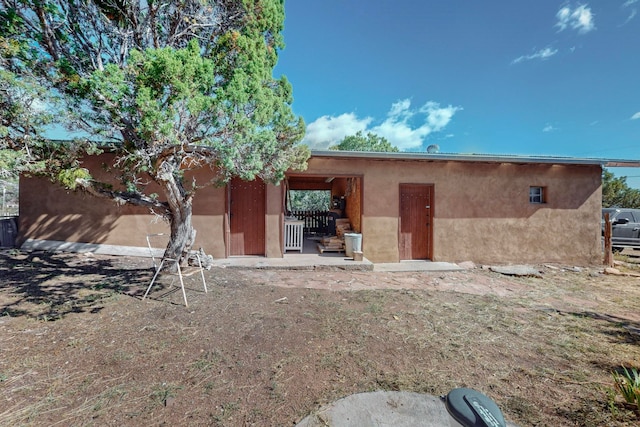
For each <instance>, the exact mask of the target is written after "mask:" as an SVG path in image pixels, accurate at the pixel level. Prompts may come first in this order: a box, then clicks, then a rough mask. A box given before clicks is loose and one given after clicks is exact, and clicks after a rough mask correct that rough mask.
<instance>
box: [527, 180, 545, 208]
mask: <svg viewBox="0 0 640 427" xmlns="http://www.w3.org/2000/svg"><path fill="white" fill-rule="evenodd" d="M546 192H547V191H546V188H545V187H543V186H541V185H531V186H529V203H530V204H532V205H543V204H545V203H547V200H546Z"/></svg>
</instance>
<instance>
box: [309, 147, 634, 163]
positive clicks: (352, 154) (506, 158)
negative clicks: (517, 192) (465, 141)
mask: <svg viewBox="0 0 640 427" xmlns="http://www.w3.org/2000/svg"><path fill="white" fill-rule="evenodd" d="M311 157H325V158H334V159H371V160H418V161H441V162H452V161H455V162H478V163H520V164H522V163H531V164H557V165H598V166H603V167H640V160H625V159H596V158H578V157H554V156H511V155H488V154H448V153H406V152H402V153H385V152H369V151H338V150H311Z"/></svg>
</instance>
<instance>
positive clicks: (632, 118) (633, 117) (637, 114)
mask: <svg viewBox="0 0 640 427" xmlns="http://www.w3.org/2000/svg"><path fill="white" fill-rule="evenodd" d="M638 119H640V111H638V112H637V113H635V114H634V115H633V116H631V120H638Z"/></svg>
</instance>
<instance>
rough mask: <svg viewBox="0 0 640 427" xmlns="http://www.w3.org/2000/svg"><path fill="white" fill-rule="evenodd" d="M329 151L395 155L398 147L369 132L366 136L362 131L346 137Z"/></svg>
mask: <svg viewBox="0 0 640 427" xmlns="http://www.w3.org/2000/svg"><path fill="white" fill-rule="evenodd" d="M329 149H330V150H341V151H371V152H385V153H397V152H398V151H399V150H398V147H396V146H394V145H391V143H390V142H389V141H388V140H387V139H386V138H384V137H381V136H378V135H376V134H374V133H371V132H369V133H368V134H367V135H366V136H365V135H363V134H362V131H358V132H357V133H356V134H355V135H350V136H346V137H345V138H344V139H343V140H342V141H341V142H340V143H339V144H338V145H334V146H332V147H329Z"/></svg>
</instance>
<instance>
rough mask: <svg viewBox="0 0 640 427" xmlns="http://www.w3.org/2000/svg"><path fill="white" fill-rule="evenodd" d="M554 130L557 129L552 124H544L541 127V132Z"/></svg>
mask: <svg viewBox="0 0 640 427" xmlns="http://www.w3.org/2000/svg"><path fill="white" fill-rule="evenodd" d="M554 130H557V129H556V128H555V127H553V126H552V125H546V126H545V127H544V128H542V132H553V131H554Z"/></svg>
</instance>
